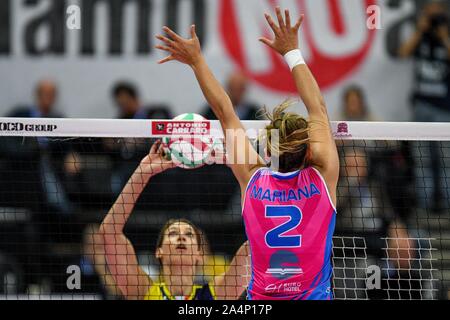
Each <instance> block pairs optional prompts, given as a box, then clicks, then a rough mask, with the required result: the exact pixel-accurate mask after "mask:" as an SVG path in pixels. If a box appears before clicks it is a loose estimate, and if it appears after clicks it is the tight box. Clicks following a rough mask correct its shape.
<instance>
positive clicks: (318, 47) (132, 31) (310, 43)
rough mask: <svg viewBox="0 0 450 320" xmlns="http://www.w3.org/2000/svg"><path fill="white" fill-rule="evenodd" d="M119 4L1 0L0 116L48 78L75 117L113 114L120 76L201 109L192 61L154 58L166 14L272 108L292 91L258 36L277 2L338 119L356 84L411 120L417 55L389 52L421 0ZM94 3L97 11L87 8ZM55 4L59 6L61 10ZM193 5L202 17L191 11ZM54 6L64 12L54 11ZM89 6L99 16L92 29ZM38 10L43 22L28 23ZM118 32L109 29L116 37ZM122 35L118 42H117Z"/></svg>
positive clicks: (177, 105)
mask: <svg viewBox="0 0 450 320" xmlns="http://www.w3.org/2000/svg"><path fill="white" fill-rule="evenodd" d="M122 1H123V3H125V5H124V6H123V9H124V10H123V20H122V21H123V23H122V24H120V21H119V22H118V21H117V19H116V18H114V17H113V14H112V10H111V7H112V6H111V4H112V3H114V2H115V3H116V4H118V3H120V2H121V1H120V0H117V1H116V0H110V1H101V0H100V1H95V0H78V1H63V0H41V1H35V3H34V4H26V3H25V1H22V0H12V1H11V0H2V2H3V5H0V16H3V17H7V18H8V19H3V22H0V34H3V35H5V34H8V35H9V36H8V37H7V38H4V39H3V40H0V41H3V42H0V113H1V114H2V115H4V114H5V113H6V112H8V111H9V110H10V109H11V108H12V107H14V106H16V105H24V104H31V103H32V102H33V90H34V86H35V85H36V82H37V81H38V80H39V79H42V78H51V79H54V80H55V81H57V82H58V84H59V91H60V95H59V100H58V108H59V109H60V111H62V112H63V113H64V114H66V115H67V116H69V117H75V118H111V117H114V116H115V115H116V109H115V107H114V104H113V102H112V99H111V97H110V91H111V87H112V85H113V84H114V83H115V82H116V81H117V80H120V79H126V80H130V81H133V82H135V83H136V85H137V86H138V88H139V90H140V92H141V95H142V100H143V101H144V102H145V103H146V104H149V103H167V104H169V105H170V106H171V107H172V110H173V111H174V113H175V114H178V113H183V112H187V111H189V112H199V111H200V110H201V108H202V106H203V105H204V103H205V102H204V99H203V97H202V95H201V92H200V90H199V89H198V86H197V84H196V82H195V79H194V77H193V75H192V72H191V71H190V70H189V68H187V67H186V66H182V65H180V64H176V63H171V64H168V65H164V66H160V65H157V64H156V62H157V61H158V60H159V59H161V58H162V54H161V53H159V52H156V50H154V49H151V47H152V46H153V45H154V44H155V41H154V40H153V36H154V35H155V34H156V33H157V32H159V30H160V29H161V27H162V26H163V25H164V24H166V23H168V21H169V22H170V21H171V23H174V22H175V23H176V27H177V30H178V31H179V32H181V33H182V34H183V35H187V34H188V27H189V25H190V24H191V23H193V22H195V23H196V24H197V26H198V28H199V32H200V33H201V35H202V42H203V49H204V53H205V55H206V58H207V60H208V62H209V63H210V65H211V67H212V69H213V71H214V72H215V74H216V75H217V77H218V78H219V80H220V81H225V79H226V77H227V75H228V74H229V73H230V72H231V71H232V70H234V69H240V70H242V71H244V72H245V73H247V74H248V75H249V77H250V79H251V86H250V90H249V93H248V99H249V100H252V101H255V102H257V103H258V104H260V105H261V106H262V105H267V106H274V105H276V104H278V103H279V102H281V101H282V100H284V99H285V98H288V97H294V96H295V95H294V93H293V91H292V90H291V87H292V82H291V80H290V77H289V73H288V70H287V68H286V67H284V68H280V67H279V66H278V65H282V64H281V60H277V59H278V57H277V58H275V59H272V56H271V55H270V54H269V51H267V50H266V49H265V48H264V47H263V46H262V45H261V44H260V43H259V42H258V41H257V39H258V37H259V36H261V35H262V34H264V33H265V32H268V29H267V28H266V27H265V24H264V20H263V12H264V11H265V10H269V9H268V8H270V6H271V5H273V4H275V3H279V4H281V5H282V6H285V7H288V8H290V9H291V10H292V11H293V13H294V15H295V16H297V15H298V13H299V12H300V11H302V12H304V13H305V15H306V22H305V25H304V27H303V29H302V36H301V44H302V49H303V51H304V53H305V55H306V57H307V60H308V63H309V64H311V66H312V68H313V72H314V73H315V74H316V76H317V77H318V78H319V81H320V84H321V86H322V89H323V92H324V95H325V99H326V101H327V104H328V106H329V108H330V110H331V111H330V113H331V114H332V116H333V119H334V120H339V119H338V118H339V116H338V114H339V108H340V106H341V95H342V91H343V89H344V88H345V87H346V86H348V85H350V84H355V83H356V84H358V85H360V86H362V87H363V88H364V89H365V90H366V91H367V100H368V104H369V105H370V107H371V110H372V112H373V114H374V115H375V117H376V118H378V119H380V120H389V121H390V120H395V121H404V120H409V101H408V97H409V94H410V90H411V85H412V78H411V77H412V62H410V61H409V62H408V61H398V60H397V59H395V58H393V57H392V56H391V55H390V54H389V48H390V47H391V49H390V50H392V47H394V48H395V45H396V44H398V41H399V39H403V38H404V37H405V36H406V35H407V34H408V33H410V32H411V30H412V26H413V25H412V24H411V23H409V22H408V21H407V20H408V19H410V18H411V17H412V16H413V15H414V13H415V10H416V4H417V2H419V1H418V0H417V1H413V0H411V1H407V0H405V1H389V0H385V1H384V0H284V1H275V0H273V1H272V0H245V1H244V0H204V1H200V0H198V1H196V0H192V1H191V0H179V1H171V0H140V1H139V0H138V1H133V0H130V1H126V0H122ZM146 1H147V2H148V3H150V7H151V9H149V10H148V12H147V11H145V10H146V9H145V8H147V7H145V6H144V7H140V6H141V5H142V4H143V3H145V2H146ZM61 2H62V3H63V5H62V6H63V7H61ZM7 3H8V4H9V8H8V5H7ZM57 3H59V4H57ZM392 3H394V4H392ZM69 4H78V5H80V6H81V7H82V15H81V18H82V29H81V30H69V29H67V28H66V26H65V19H66V16H65V15H64V12H62V11H61V8H62V10H65V8H66V7H67V6H68V5H69ZM89 4H93V8H94V10H91V11H89V9H87V7H88V5H89ZM371 4H377V5H379V6H380V8H381V22H382V29H381V30H375V31H371V30H369V29H368V28H367V26H366V18H367V15H366V8H367V6H369V5H371ZM170 5H172V7H170ZM55 6H60V7H58V8H59V9H58V10H59V11H58V10H57V9H55ZM143 8H144V9H143ZM170 8H171V9H170ZM142 10H144V14H145V15H147V19H148V21H147V22H148V29H147V30H148V35H149V37H148V45H149V47H150V49H145V46H144V49H142V50H143V51H145V50H148V51H149V52H137V50H136V47H137V45H138V41H144V40H137V38H138V37H137V34H138V31H137V28H136V25H138V24H139V23H140V24H141V26H142V24H143V23H144V27H145V26H146V25H145V23H146V20H145V19H143V20H142V21H140V20H139V17H140V16H139V14H140V13H141V14H142V12H143V11H142ZM171 10H172V11H171ZM195 10H197V14H196V15H195V14H192V12H193V11H195ZM202 10H203V11H202ZM168 11H171V12H172V13H168ZM48 12H55V13H54V16H53V17H55V15H56V16H57V18H56V20H57V21H59V23H58V22H54V24H53V25H52V24H50V23H47V22H48V21H50V20H48V21H47V20H45V15H46V14H47V13H48ZM58 12H59V13H61V12H62V14H60V15H59V16H58ZM86 12H91V13H93V17H94V18H93V20H92V21H93V24H92V25H91V26H89V21H88V20H89V17H87V16H86ZM174 12H175V14H174ZM42 16H43V17H44V18H43V21H42V23H39V22H37V23H36V24H32V23H33V21H36V20H38V19H39V17H42ZM114 19H116V20H114ZM171 19H172V20H171ZM56 20H55V21H56ZM46 21H47V22H46ZM51 21H54V20H51ZM137 22H138V23H137ZM117 23H119V24H120V26H119V29H120V27H122V30H123V42H122V44H123V48H122V49H123V50H122V52H119V54H111V51H110V41H109V38H110V36H111V34H110V27H111V26H112V25H114V24H117ZM86 28H88V30H86ZM89 28H91V29H89ZM90 30H93V35H94V39H95V41H94V42H93V43H94V48H93V52H91V53H90V54H89V53H86V52H83V45H82V43H84V44H86V39H83V38H85V37H86V34H89V31H90ZM2 32H3V33H2ZM58 35H59V38H58ZM114 35H116V33H114V32H113V33H112V38H113V39H114ZM143 35H144V36H146V34H145V32H144V33H143ZM56 38H58V39H59V42H58V40H55V39H56ZM141 38H142V36H141ZM144 39H145V38H144ZM119 40H120V39H119ZM119 40H118V39H114V40H113V41H115V44H116V45H119V46H120V41H119ZM52 41H53V42H52ZM52 43H53V47H52V46H51V44H52ZM55 43H56V45H55ZM58 43H59V47H58V45H57V44H58ZM55 46H56V47H55ZM55 48H56V49H55ZM34 51H36V52H34ZM40 51H42V52H40ZM87 51H89V50H87ZM119 51H120V50H119ZM299 108H300V107H299ZM299 110H301V109H299Z"/></svg>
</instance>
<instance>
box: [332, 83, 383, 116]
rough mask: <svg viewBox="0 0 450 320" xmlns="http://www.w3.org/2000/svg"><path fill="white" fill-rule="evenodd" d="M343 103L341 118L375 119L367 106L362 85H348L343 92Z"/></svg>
mask: <svg viewBox="0 0 450 320" xmlns="http://www.w3.org/2000/svg"><path fill="white" fill-rule="evenodd" d="M342 100H343V105H342V110H341V114H340V115H339V117H338V118H339V120H345V121H373V120H374V117H373V116H372V114H371V113H370V110H369V107H368V106H367V101H366V95H365V93H364V91H363V89H362V88H361V87H358V86H356V85H353V86H350V87H348V88H347V89H346V90H345V91H344V94H343V99H342Z"/></svg>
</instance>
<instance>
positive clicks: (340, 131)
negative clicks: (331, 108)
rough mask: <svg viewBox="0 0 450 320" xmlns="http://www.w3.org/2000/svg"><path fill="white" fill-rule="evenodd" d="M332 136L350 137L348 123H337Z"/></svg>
mask: <svg viewBox="0 0 450 320" xmlns="http://www.w3.org/2000/svg"><path fill="white" fill-rule="evenodd" d="M334 137H335V138H351V137H352V135H351V134H350V130H349V127H348V123H346V122H340V123H338V125H337V130H336V132H335V133H334Z"/></svg>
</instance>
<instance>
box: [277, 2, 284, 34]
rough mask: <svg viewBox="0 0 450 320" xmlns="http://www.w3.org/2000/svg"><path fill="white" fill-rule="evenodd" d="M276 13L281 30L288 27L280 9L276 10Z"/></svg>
mask: <svg viewBox="0 0 450 320" xmlns="http://www.w3.org/2000/svg"><path fill="white" fill-rule="evenodd" d="M276 12H277V19H278V25H279V26H280V28H281V29H285V28H286V25H285V24H284V20H283V16H282V15H281V9H280V7H277V8H276Z"/></svg>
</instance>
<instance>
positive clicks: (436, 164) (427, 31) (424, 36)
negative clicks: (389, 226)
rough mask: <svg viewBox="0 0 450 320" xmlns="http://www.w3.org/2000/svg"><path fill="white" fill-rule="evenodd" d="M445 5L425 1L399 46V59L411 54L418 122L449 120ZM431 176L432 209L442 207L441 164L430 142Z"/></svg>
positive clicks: (449, 70) (449, 59)
mask: <svg viewBox="0 0 450 320" xmlns="http://www.w3.org/2000/svg"><path fill="white" fill-rule="evenodd" d="M449 21H450V20H449V16H448V7H447V4H446V3H445V2H444V1H433V2H429V3H427V4H426V5H425V6H424V8H423V10H422V12H421V14H420V16H419V19H418V23H417V27H416V30H415V32H414V34H413V35H412V36H411V38H410V39H408V40H407V41H406V42H405V43H404V44H403V45H402V46H401V47H400V49H399V52H398V55H399V57H401V58H409V57H413V58H414V59H415V68H414V79H415V81H414V91H413V96H412V97H413V105H414V108H413V115H414V121H419V122H449V121H450V33H449V26H450V22H449ZM429 151H430V155H431V157H430V158H431V163H430V167H431V170H432V177H433V189H434V192H433V198H432V201H433V203H432V209H433V211H435V212H440V211H442V209H443V193H442V185H441V182H442V181H441V171H442V164H441V158H440V154H439V153H440V150H439V143H437V142H432V143H430V148H429Z"/></svg>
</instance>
